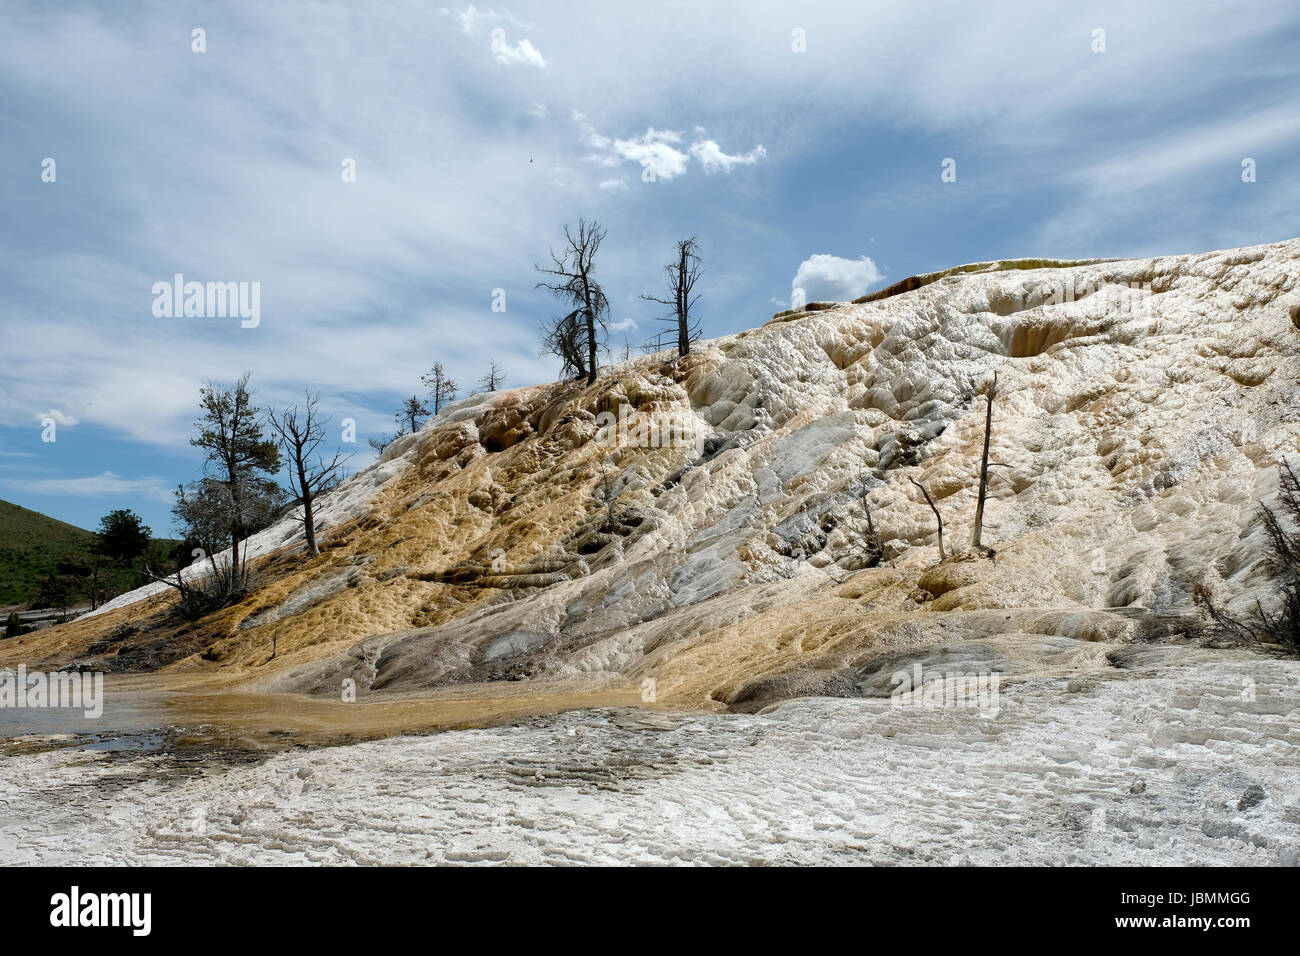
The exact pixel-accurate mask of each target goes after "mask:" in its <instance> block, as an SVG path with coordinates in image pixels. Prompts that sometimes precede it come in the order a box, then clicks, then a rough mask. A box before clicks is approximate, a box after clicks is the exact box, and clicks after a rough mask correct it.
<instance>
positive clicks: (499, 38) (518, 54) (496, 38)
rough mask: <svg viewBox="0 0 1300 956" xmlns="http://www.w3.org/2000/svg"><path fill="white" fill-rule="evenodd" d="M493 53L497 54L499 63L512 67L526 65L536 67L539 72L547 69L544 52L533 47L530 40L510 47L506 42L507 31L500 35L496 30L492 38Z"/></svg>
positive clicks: (521, 41)
mask: <svg viewBox="0 0 1300 956" xmlns="http://www.w3.org/2000/svg"><path fill="white" fill-rule="evenodd" d="M492 52H493V53H495V54H496V58H497V62H498V63H504V64H505V65H506V66H510V65H511V64H514V63H526V64H528V65H529V66H535V67H537V68H538V69H539V70H544V69H546V59H545V58H544V57H543V56H542V51H541V50H539V49H537V47H535V46H533V45H532V43H530V42H529V41H528V40H520V41H518V42H517V43H516V44H515V45H514V46H510V44H509V43H507V42H506V40H505V31H504V30H503V31H501V33H500V34H498V33H497V32H496V31H495V30H494V31H493V36H492Z"/></svg>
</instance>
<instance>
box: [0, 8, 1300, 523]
mask: <svg viewBox="0 0 1300 956" xmlns="http://www.w3.org/2000/svg"><path fill="white" fill-rule="evenodd" d="M810 7H811V9H810ZM195 29H202V30H203V31H204V33H203V41H204V42H203V46H204V47H205V49H204V51H203V52H196V51H195V50H194V49H193V47H194V45H195V44H194V34H193V31H194V30H195ZM1097 30H1103V31H1104V44H1105V49H1104V52H1098V51H1095V50H1094V47H1095V46H1097V45H1098V35H1097V34H1096V33H1095V31H1097ZM796 31H802V34H801V35H802V37H803V44H802V45H803V47H804V49H802V50H801V51H798V50H796V49H795V47H796V46H798V45H799V44H798V42H797V36H798V34H796ZM1298 41H1300V13H1298V12H1297V11H1296V8H1295V6H1294V4H1292V3H1284V2H1277V3H1272V2H1258V3H1253V4H1250V5H1249V6H1247V7H1243V8H1240V9H1239V10H1238V11H1233V10H1232V9H1230V8H1229V5H1226V4H1220V3H1197V2H1186V0H1184V2H1177V3H1174V2H1148V3H1143V4H1132V3H1127V2H1126V3H1093V4H1088V3H1071V4H1068V5H1067V4H1044V3H1041V2H1024V3H1019V2H1003V3H997V4H980V5H976V4H970V3H966V2H962V3H907V4H898V3H888V4H885V3H864V2H849V3H817V4H812V5H809V4H806V3H763V2H745V3H721V2H719V3H709V4H699V3H675V2H657V3H654V4H644V3H606V4H591V3H572V4H569V3H511V4H510V5H509V6H508V7H507V6H500V5H499V6H469V5H463V6H462V5H454V4H453V5H448V6H446V7H444V6H441V5H440V4H439V3H436V2H435V3H417V2H402V0H395V2H388V3H360V2H358V3H353V4H347V3H333V4H321V3H293V2H284V3H275V4H266V3H252V2H249V3H223V4H220V5H209V4H197V3H196V4H186V3H171V2H168V3H157V4H125V3H75V2H72V3H60V4H48V3H24V2H22V0H9V2H7V3H5V4H4V5H3V7H0V204H2V208H3V209H4V213H5V214H4V216H3V220H2V221H0V343H2V347H0V498H4V499H6V500H9V501H13V502H16V503H18V504H21V505H23V506H25V507H28V508H33V509H35V510H38V511H42V512H45V513H46V514H50V515H53V516H55V517H58V518H60V519H63V520H66V521H70V522H72V523H75V524H79V525H82V526H87V527H93V526H94V525H95V524H96V523H97V522H98V519H99V517H100V516H101V515H103V514H105V513H106V512H108V511H110V510H112V509H114V508H119V507H130V508H133V509H135V510H136V511H137V512H139V513H140V514H141V515H142V516H144V518H145V519H146V521H147V523H149V524H150V525H151V526H152V527H153V529H154V531H155V533H159V534H163V533H169V532H170V531H171V517H170V512H169V504H170V492H171V490H172V489H173V488H174V487H175V486H176V484H177V483H178V482H181V481H189V480H192V479H194V478H196V477H198V474H199V469H200V464H201V461H200V458H199V455H198V454H197V452H196V451H195V450H194V449H192V448H190V447H189V446H188V444H187V438H188V436H189V434H190V431H191V426H192V423H193V420H194V418H195V411H196V401H197V396H198V389H199V386H200V384H201V383H202V382H204V381H205V380H208V379H214V380H217V381H221V382H228V381H231V380H233V379H234V378H235V377H237V376H238V375H239V374H240V373H241V372H243V371H245V370H248V371H251V372H252V375H253V384H254V387H255V389H256V391H257V395H258V397H259V398H260V399H261V400H262V401H264V402H271V403H275V404H284V403H286V402H288V401H291V400H293V399H294V398H295V397H297V396H299V395H301V393H302V391H303V389H304V388H310V389H312V390H313V391H316V392H319V393H320V396H321V401H322V404H323V405H324V406H325V408H326V409H327V410H328V411H329V412H330V413H331V414H332V415H333V416H334V418H335V423H336V425H337V423H338V422H339V420H341V419H342V418H345V417H350V418H353V419H355V420H356V422H357V430H358V433H359V434H358V438H359V440H360V444H359V445H358V446H357V447H358V452H357V455H356V457H355V458H354V459H353V461H352V466H353V467H354V468H356V467H361V466H364V465H365V464H366V463H368V461H370V460H371V459H372V457H373V456H372V454H371V453H370V452H369V449H367V448H366V447H365V444H364V440H365V438H366V436H368V435H372V434H376V433H379V432H384V431H390V430H391V429H392V411H393V409H394V408H395V407H396V405H397V403H398V401H399V400H400V398H401V397H402V396H403V395H409V394H412V393H413V392H418V391H421V389H420V385H419V378H420V375H421V374H422V373H423V372H424V371H426V370H427V369H428V368H429V366H431V365H432V364H433V362H434V361H436V360H441V361H443V362H444V363H445V364H446V366H447V367H448V368H449V370H450V371H451V373H452V375H453V376H454V377H455V378H456V379H457V380H458V381H459V382H460V384H461V385H462V386H469V385H472V383H473V382H474V381H475V380H476V379H477V378H478V377H479V376H480V375H482V374H483V372H484V371H485V369H486V365H487V361H488V357H489V356H494V357H496V358H497V360H498V361H500V362H501V364H502V365H503V366H504V367H505V369H506V371H507V373H508V382H507V384H508V385H525V384H532V383H535V382H539V381H547V380H550V379H552V378H554V377H555V374H556V371H557V369H556V366H555V363H554V361H553V360H551V359H548V358H544V357H542V356H540V355H538V351H537V335H536V326H537V323H538V321H539V320H540V319H542V318H543V317H545V316H546V315H548V314H549V313H550V311H551V309H552V304H551V303H550V302H549V301H548V300H547V299H546V297H545V296H544V295H543V294H542V293H540V292H539V291H537V290H536V289H535V288H534V283H535V282H536V278H537V277H536V275H535V274H534V272H533V268H532V266H533V263H534V262H539V261H544V260H545V258H546V255H547V247H548V245H550V244H554V243H556V242H557V239H558V237H559V235H560V231H561V228H562V226H563V225H564V223H566V222H573V221H576V219H577V218H578V217H579V216H585V217H587V218H588V219H593V218H595V219H599V220H600V221H601V223H602V224H603V225H604V226H605V227H606V229H607V232H608V238H607V240H606V243H605V247H604V249H603V250H602V258H601V260H600V261H599V263H598V272H599V274H600V276H601V278H602V279H603V281H604V283H605V287H606V291H607V293H608V294H609V297H610V300H611V303H612V306H613V309H612V312H613V315H612V318H613V319H614V320H615V322H616V323H618V324H620V325H625V326H626V327H625V328H624V329H622V330H620V331H616V332H613V333H611V336H610V339H611V345H612V346H614V347H616V348H621V345H622V342H623V339H624V338H627V339H629V340H630V341H631V342H632V343H633V344H636V343H639V342H640V341H642V340H644V339H645V338H646V337H647V336H648V335H649V334H650V333H651V332H652V331H653V330H654V329H655V324H654V322H653V318H654V316H655V314H656V312H655V309H654V307H653V306H651V305H650V304H648V303H645V302H642V301H640V300H639V299H638V298H637V297H638V296H639V295H640V294H641V293H643V292H660V291H661V290H660V289H659V288H658V287H659V285H660V283H661V282H662V266H663V264H664V263H665V262H666V261H667V259H668V257H669V255H670V254H671V250H672V244H673V241H674V240H675V239H678V238H682V237H685V236H687V235H692V234H693V235H696V236H697V237H698V238H699V240H700V245H701V250H702V253H703V256H704V264H705V268H706V275H705V279H704V280H703V281H702V286H703V289H704V297H703V299H702V300H701V303H700V314H701V318H702V320H703V325H704V329H705V333H706V335H709V336H713V335H721V334H726V333H729V332H734V331H738V330H740V329H744V328H750V327H753V326H756V325H759V324H761V323H762V322H763V321H764V320H766V319H767V318H769V317H770V316H771V315H772V313H773V312H775V311H778V310H779V309H781V308H785V307H788V303H789V301H790V297H791V293H792V289H793V288H794V287H795V285H796V284H797V285H799V286H800V287H802V288H804V289H805V291H806V295H807V297H808V299H810V300H813V299H819V298H850V297H853V296H857V295H860V294H862V293H863V292H866V291H868V290H869V289H871V288H876V287H879V286H880V285H883V284H886V283H888V282H891V281H895V280H898V279H901V278H904V277H906V276H907V275H910V274H913V273H916V272H922V271H926V270H930V269H937V268H944V267H947V266H951V265H955V264H958V263H962V262H970V261H977V260H983V259H993V258H1000V257H1017V256H1053V257H1082V256H1145V255H1158V254H1167V253H1168V254H1172V253H1182V252H1193V251H1202V250H1209V249H1216V248H1225V247H1231V246H1239V245H1248V244H1253V243H1258V242H1269V241H1276V240H1281V239H1286V238H1291V237H1293V236H1295V235H1297V234H1298V233H1300V227H1297V225H1296V222H1297V218H1296V210H1297V200H1300V110H1297V108H1296V104H1297V102H1298V99H1300V98H1298V97H1297V92H1300V79H1298V74H1300V61H1297V58H1296V57H1295V51H1296V49H1297V48H1300V42H1298ZM46 158H50V159H53V160H54V161H55V178H54V181H53V182H46V181H43V179H42V169H43V165H42V164H43V161H44V160H45V159H46ZM946 158H951V159H953V160H955V162H956V171H957V178H956V181H955V182H943V181H941V177H940V173H941V163H942V162H943V160H944V159H946ZM1246 158H1251V159H1253V160H1254V161H1255V169H1256V179H1255V181H1254V182H1249V183H1247V182H1243V180H1242V165H1241V164H1242V161H1243V160H1244V159H1246ZM347 159H351V160H354V161H355V168H356V180H355V182H344V181H343V177H342V175H341V169H342V164H343V162H344V160H347ZM647 161H649V162H650V163H651V164H652V166H651V167H650V168H652V169H653V170H654V172H655V176H654V180H653V181H651V182H646V181H643V169H645V167H644V166H643V163H645V162H647ZM177 272H180V273H183V274H184V275H185V276H186V278H187V280H192V281H200V282H207V281H217V282H258V283H260V290H261V319H260V323H259V324H258V325H257V327H255V328H243V327H241V323H240V321H239V319H237V318H198V317H190V318H183V317H182V318H165V317H162V318H160V317H157V316H155V315H154V312H153V308H152V307H153V303H154V295H153V292H152V288H153V285H154V283H156V282H159V281H170V280H171V277H172V276H173V275H174V274H175V273H177ZM497 288H501V289H504V290H505V291H506V311H505V312H504V313H502V312H493V311H492V309H491V303H492V295H493V290H494V289H497ZM628 320H630V322H631V323H634V325H631V324H628ZM47 418H53V419H55V420H56V421H57V422H58V423H60V424H58V428H57V434H56V439H57V440H56V441H54V442H44V441H42V424H41V422H42V420H43V419H47Z"/></svg>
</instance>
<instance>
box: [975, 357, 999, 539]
mask: <svg viewBox="0 0 1300 956" xmlns="http://www.w3.org/2000/svg"><path fill="white" fill-rule="evenodd" d="M997 393H998V373H997V372H994V373H993V384H992V385H990V386H989V394H988V401H989V404H988V408H987V410H986V411H985V413H984V457H983V459H982V460H981V461H980V490H979V499H978V500H977V501H976V502H975V534H974V537H973V538H972V539H971V548H972V549H978V548H981V547H983V545H981V544H980V534H981V533H982V532H983V531H984V498H985V496H986V495H987V494H988V490H989V437H990V436H991V435H992V434H993V399H994V398H996V397H997Z"/></svg>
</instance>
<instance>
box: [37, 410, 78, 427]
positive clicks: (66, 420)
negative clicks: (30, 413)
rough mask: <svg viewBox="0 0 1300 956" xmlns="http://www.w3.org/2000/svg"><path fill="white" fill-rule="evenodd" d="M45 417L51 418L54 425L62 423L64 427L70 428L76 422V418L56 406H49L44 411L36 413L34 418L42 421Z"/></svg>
mask: <svg viewBox="0 0 1300 956" xmlns="http://www.w3.org/2000/svg"><path fill="white" fill-rule="evenodd" d="M47 418H49V419H52V420H53V421H54V423H55V424H56V425H62V426H63V427H64V428H71V427H72V426H73V425H75V424H77V419H75V418H73V417H72V416H71V415H68V414H66V413H64V412H62V411H60V410H59V409H57V408H51V409H48V410H46V411H43V412H37V413H36V420H37V421H38V422H42V423H43V422H44V421H45V419H47Z"/></svg>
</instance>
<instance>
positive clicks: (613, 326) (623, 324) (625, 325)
mask: <svg viewBox="0 0 1300 956" xmlns="http://www.w3.org/2000/svg"><path fill="white" fill-rule="evenodd" d="M609 328H610V330H611V331H613V332H626V331H627V330H628V329H635V328H636V319H632V318H627V319H619V320H618V321H617V322H611V323H609Z"/></svg>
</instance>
